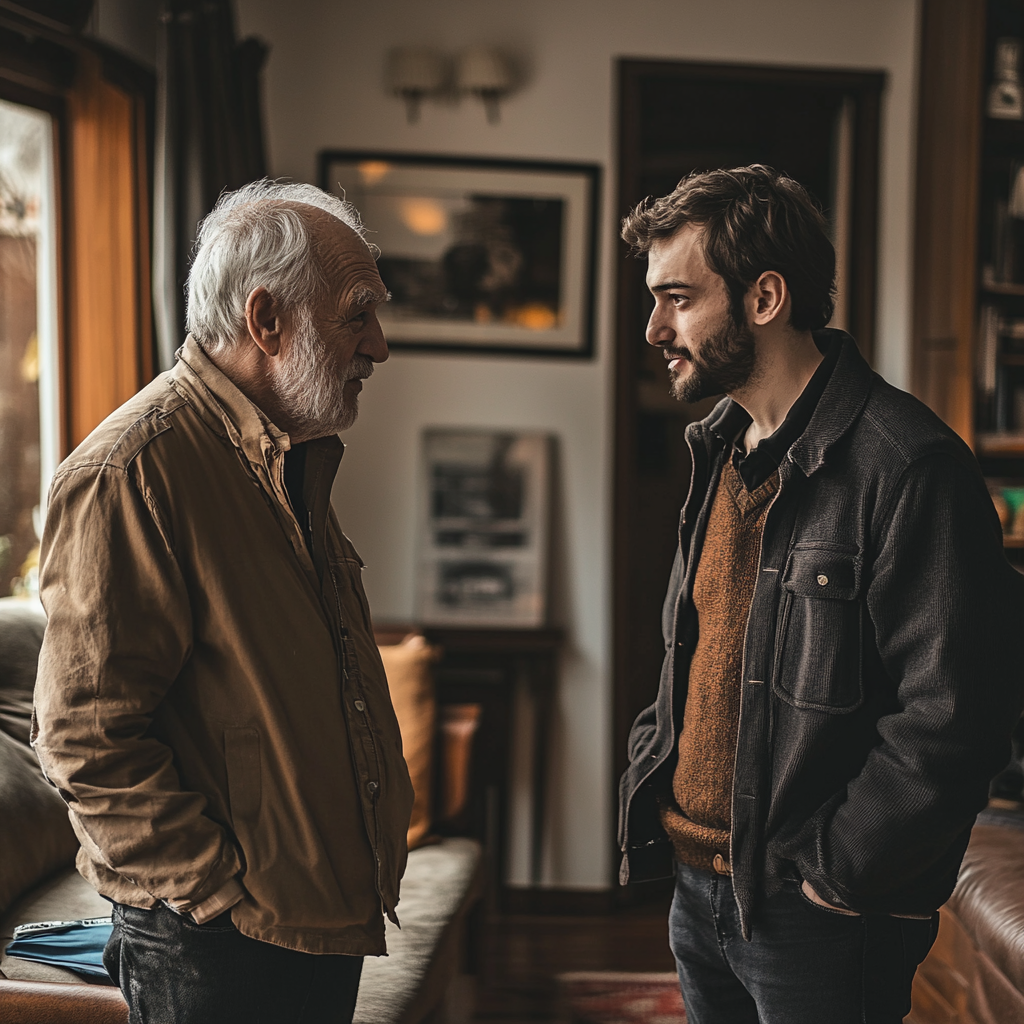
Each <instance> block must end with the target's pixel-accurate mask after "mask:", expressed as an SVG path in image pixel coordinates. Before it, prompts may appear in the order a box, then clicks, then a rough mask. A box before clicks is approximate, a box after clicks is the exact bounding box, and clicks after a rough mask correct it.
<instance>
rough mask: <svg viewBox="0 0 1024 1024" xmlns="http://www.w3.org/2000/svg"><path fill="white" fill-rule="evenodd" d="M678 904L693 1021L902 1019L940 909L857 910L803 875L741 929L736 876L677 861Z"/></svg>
mask: <svg viewBox="0 0 1024 1024" xmlns="http://www.w3.org/2000/svg"><path fill="white" fill-rule="evenodd" d="M676 867H677V874H676V891H675V896H674V898H673V900H672V908H671V910H670V911H669V927H668V931H669V945H670V946H671V948H672V953H673V955H674V956H675V958H676V968H677V970H678V972H679V984H680V987H681V989H682V992H683V1002H684V1003H685V1005H686V1014H687V1021H688V1024H900V1022H901V1021H902V1020H903V1018H904V1016H906V1014H908V1013H909V1012H910V986H911V983H912V982H913V980H914V972H915V971H916V970H917V965H918V964H919V963H920V962H921V961H922V960H923V959H924V958H925V956H926V955H927V953H928V950H929V949H931V946H932V943H933V942H934V941H935V935H936V932H937V930H938V919H939V916H938V914H935V915H934V916H933V917H932V918H930V919H928V920H923V921H918V920H908V919H905V918H896V917H889V916H887V915H884V914H876V915H868V916H857V917H851V916H849V915H847V914H840V913H836V912H834V911H831V910H826V909H825V908H824V907H819V906H817V905H816V904H814V903H812V902H811V901H810V900H809V899H807V897H806V896H804V894H803V893H802V892H801V891H800V883H799V881H797V880H795V879H794V880H792V881H787V882H785V883H784V888H783V889H782V891H781V892H779V893H776V894H775V895H774V896H772V897H770V898H768V899H766V900H763V901H762V903H761V904H760V906H759V907H758V908H757V911H756V913H755V916H754V918H753V922H752V928H751V938H750V941H749V942H748V941H746V940H745V939H744V938H743V935H742V934H741V932H740V922H739V913H738V911H737V909H736V902H735V900H734V899H733V892H732V881H731V879H729V878H728V877H727V876H722V875H716V874H712V873H710V872H707V871H699V870H697V869H696V868H691V867H687V866H686V865H684V864H677V865H676Z"/></svg>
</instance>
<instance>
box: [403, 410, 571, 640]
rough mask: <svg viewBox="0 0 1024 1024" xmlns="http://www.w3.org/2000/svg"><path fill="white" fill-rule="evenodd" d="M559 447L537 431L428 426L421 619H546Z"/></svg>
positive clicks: (508, 622)
mask: <svg viewBox="0 0 1024 1024" xmlns="http://www.w3.org/2000/svg"><path fill="white" fill-rule="evenodd" d="M551 445H552V439H551V436H550V435H548V434H543V433H540V432H537V431H513V430H464V429H448V428H437V429H428V430H425V431H424V432H423V456H422V461H421V467H422V468H421V486H420V494H421V501H420V506H421V509H422V514H421V516H420V536H419V566H418V572H417V592H418V593H417V602H416V620H417V621H418V622H421V623H423V624H424V625H431V626H478V627H497V628H523V629H537V628H540V627H542V626H544V625H546V623H547V610H548V609H547V597H548V547H549V537H550V530H549V526H550V516H551V512H550V507H551V502H550V493H551V479H550V478H551Z"/></svg>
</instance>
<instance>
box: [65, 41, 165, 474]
mask: <svg viewBox="0 0 1024 1024" xmlns="http://www.w3.org/2000/svg"><path fill="white" fill-rule="evenodd" d="M67 110H68V132H67V138H68V145H69V153H68V156H69V159H68V161H67V162H66V164H65V167H66V168H67V169H68V171H69V173H68V181H67V187H66V189H65V196H66V199H67V206H66V208H65V216H66V218H67V233H66V235H65V238H66V239H67V243H68V249H67V252H66V254H65V260H66V262H65V270H66V277H65V281H66V287H67V305H66V307H65V308H66V321H65V332H64V336H65V343H64V346H63V350H64V372H63V380H64V399H65V400H64V415H65V422H64V438H65V446H66V450H65V452H64V454H67V452H69V451H70V450H71V449H72V448H74V447H75V446H76V445H77V444H79V443H80V442H81V441H82V440H83V439H84V438H85V436H86V435H87V434H88V433H89V432H90V431H91V430H92V429H93V428H94V427H95V426H96V425H97V424H98V423H99V422H100V421H101V420H103V418H104V417H106V416H107V415H108V414H109V413H111V412H112V411H113V410H114V409H116V408H117V407H118V406H119V405H121V404H122V403H123V402H125V401H127V399H129V398H130V397H131V396H132V395H134V394H135V392H136V391H138V390H139V388H140V387H142V385H143V384H145V383H146V382H147V381H149V380H150V379H151V378H152V376H153V356H152V351H153V340H152V309H151V305H150V288H149V284H150V262H149V260H150V243H149V224H150V215H149V188H148V176H147V160H146V142H145V140H146V134H145V124H146V122H145V117H146V110H145V101H144V98H143V97H142V95H141V94H139V93H133V92H131V91H127V90H126V89H125V88H124V87H122V86H121V85H119V84H115V83H114V82H113V81H110V80H108V79H107V78H106V77H105V76H104V73H103V62H102V58H101V57H99V56H98V55H95V54H89V53H83V54H82V55H81V57H80V63H79V70H78V77H77V80H76V82H75V84H74V86H73V88H72V89H70V90H69V92H68V107H67Z"/></svg>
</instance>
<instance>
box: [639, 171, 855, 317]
mask: <svg viewBox="0 0 1024 1024" xmlns="http://www.w3.org/2000/svg"><path fill="white" fill-rule="evenodd" d="M686 224H697V225H700V226H701V227H703V229H704V231H703V239H702V245H703V249H704V259H705V260H706V261H707V265H708V266H709V267H710V268H711V269H712V270H713V271H714V272H715V273H716V274H718V275H719V276H720V277H722V278H723V279H724V281H725V285H726V288H727V289H728V290H729V296H730V298H731V300H732V307H733V313H734V315H735V314H736V311H737V310H738V309H739V308H740V304H741V302H742V298H743V296H744V295H745V294H746V291H747V289H748V288H749V287H750V285H751V284H753V283H754V282H755V281H756V280H757V279H758V278H759V277H760V276H761V274H763V273H764V272H765V271H766V270H775V271H778V273H780V274H781V275H782V276H783V277H784V278H785V279H786V284H787V285H788V286H789V294H790V297H791V299H792V303H793V305H792V312H791V314H790V323H791V324H792V326H793V327H794V328H795V329H796V330H798V331H814V330H817V329H818V328H821V327H824V326H825V325H826V324H827V323H828V322H829V320H831V319H832V313H833V310H834V308H835V272H836V254H835V249H834V248H833V247H832V243H831V241H829V237H828V225H827V223H826V221H825V218H824V217H823V216H822V213H821V210H820V209H819V208H818V206H817V204H816V203H815V202H814V200H813V199H812V198H811V196H810V195H809V194H808V192H807V190H806V189H805V188H804V187H803V186H802V185H800V184H799V183H798V182H796V181H794V180H793V179H792V178H787V177H786V175H784V174H782V173H780V172H779V171H776V170H773V169H772V168H771V167H765V166H764V165H762V164H752V165H751V166H750V167H734V168H733V169H732V170H728V171H726V170H715V171H707V172H705V173H703V174H697V173H694V174H691V175H688V176H687V177H685V178H683V180H682V181H680V182H679V184H678V185H677V186H676V188H675V191H673V192H671V193H670V194H669V195H667V196H663V197H662V198H661V199H653V198H652V197H650V196H648V198H647V199H645V200H644V201H643V202H642V203H640V204H639V205H638V206H637V207H636V209H634V210H632V211H631V212H630V213H629V214H628V215H627V216H626V218H625V219H624V220H623V222H622V237H623V239H625V241H626V242H628V243H629V245H630V246H631V248H632V250H633V252H634V253H635V254H636V255H638V256H642V255H645V254H646V253H647V252H649V251H650V249H651V246H653V245H655V244H656V243H657V242H659V241H661V240H662V239H666V238H671V237H672V236H673V235H674V234H675V233H676V232H677V231H679V229H680V228H682V227H683V226H684V225H686Z"/></svg>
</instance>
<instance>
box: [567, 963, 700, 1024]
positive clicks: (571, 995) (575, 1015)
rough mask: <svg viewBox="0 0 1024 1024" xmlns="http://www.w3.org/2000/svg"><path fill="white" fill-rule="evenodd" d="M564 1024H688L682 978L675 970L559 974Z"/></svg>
mask: <svg viewBox="0 0 1024 1024" xmlns="http://www.w3.org/2000/svg"><path fill="white" fill-rule="evenodd" d="M558 994H559V1010H560V1016H559V1019H560V1020H561V1021H562V1022H564V1024H685V1021H686V1011H685V1010H684V1009H683V1000H682V997H681V996H680V995H679V980H678V979H677V978H676V976H675V974H672V973H665V974H663V973H661V972H658V973H650V974H632V973H625V972H620V971H576V972H574V973H572V974H560V975H559V976H558Z"/></svg>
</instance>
